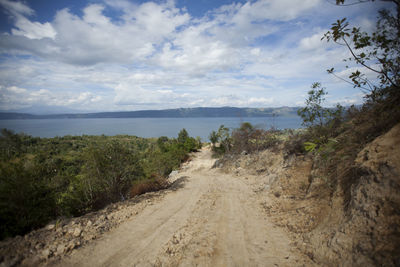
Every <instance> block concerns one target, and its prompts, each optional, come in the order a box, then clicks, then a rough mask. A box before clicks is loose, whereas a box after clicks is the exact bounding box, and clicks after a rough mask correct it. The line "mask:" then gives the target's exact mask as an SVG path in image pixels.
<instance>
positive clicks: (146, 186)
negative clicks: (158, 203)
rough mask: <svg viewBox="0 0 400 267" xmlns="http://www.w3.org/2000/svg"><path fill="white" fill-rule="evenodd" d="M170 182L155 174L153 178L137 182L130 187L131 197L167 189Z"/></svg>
mask: <svg viewBox="0 0 400 267" xmlns="http://www.w3.org/2000/svg"><path fill="white" fill-rule="evenodd" d="M169 186H170V183H169V182H168V181H167V180H166V179H165V178H162V177H159V176H157V175H153V176H152V178H151V179H147V180H142V181H138V182H136V183H135V184H134V185H133V186H132V187H131V189H130V197H135V196H138V195H141V194H144V193H147V192H155V191H159V190H162V189H166V188H168V187H169Z"/></svg>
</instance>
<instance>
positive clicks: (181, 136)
mask: <svg viewBox="0 0 400 267" xmlns="http://www.w3.org/2000/svg"><path fill="white" fill-rule="evenodd" d="M188 138H189V134H188V132H187V131H186V129H185V128H183V129H182V130H181V131H180V132H179V133H178V143H180V144H184V143H185V142H186V140H187V139H188Z"/></svg>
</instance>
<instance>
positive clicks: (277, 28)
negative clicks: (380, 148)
mask: <svg viewBox="0 0 400 267" xmlns="http://www.w3.org/2000/svg"><path fill="white" fill-rule="evenodd" d="M334 2H335V1H334V0H258V1H229V0H175V1H174V0H166V1H158V0H156V1H143V0H140V1H139V0H84V1H83V0H57V1H52V0H26V1H18V0H0V110H2V111H28V112H33V113H62V112H96V111H129V110H148V109H168V108H187V107H222V106H234V107H281V106H301V105H304V101H305V98H306V97H307V92H308V91H309V90H310V86H311V84H312V83H314V82H321V83H322V86H323V87H326V90H327V91H328V95H327V97H326V102H325V105H326V106H331V105H334V104H336V103H340V104H342V105H350V104H359V103H361V102H362V100H363V94H362V92H361V91H360V90H359V89H357V88H353V87H352V86H351V85H348V84H346V83H344V82H342V81H340V80H339V79H337V78H335V77H333V76H332V75H329V74H327V72H326V70H327V69H329V68H331V67H335V68H336V69H338V70H339V71H338V72H337V74H338V75H339V76H340V77H346V75H348V73H349V71H350V70H354V69H355V68H356V66H350V68H349V69H350V70H349V69H348V70H343V69H344V65H345V64H346V63H344V62H343V61H342V59H344V58H347V57H349V52H348V51H347V50H346V49H345V48H344V47H342V46H339V45H335V44H333V43H327V42H326V41H324V40H323V41H321V38H322V36H323V35H324V33H325V32H327V31H328V30H329V28H330V26H331V24H332V23H333V22H335V21H336V20H337V19H340V18H344V17H346V18H348V19H349V21H350V23H352V24H354V25H357V26H360V27H361V28H362V29H364V30H365V31H369V32H370V31H372V30H373V28H374V25H375V21H376V17H377V11H378V10H379V9H380V8H382V7H386V8H390V7H391V6H390V4H387V3H379V2H374V3H364V4H360V5H353V6H347V7H343V6H336V5H335V4H334ZM367 75H368V73H367Z"/></svg>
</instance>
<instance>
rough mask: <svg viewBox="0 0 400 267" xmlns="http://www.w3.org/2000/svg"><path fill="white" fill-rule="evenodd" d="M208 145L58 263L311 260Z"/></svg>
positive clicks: (308, 263) (307, 263)
mask: <svg viewBox="0 0 400 267" xmlns="http://www.w3.org/2000/svg"><path fill="white" fill-rule="evenodd" d="M213 163H214V160H213V159H212V158H211V152H210V150H209V149H208V148H204V149H203V150H202V151H201V152H199V153H196V154H195V158H194V159H193V160H192V161H191V162H190V163H189V164H188V165H187V166H186V167H185V168H184V169H183V170H181V171H180V172H179V174H178V175H177V176H176V178H177V180H176V182H175V185H176V190H171V191H169V192H168V193H167V194H166V195H165V197H163V198H161V199H160V200H158V201H155V202H153V203H152V204H151V205H149V206H147V207H146V208H145V209H143V210H142V211H141V212H140V213H138V214H137V215H136V216H134V217H132V218H130V219H129V220H128V221H126V222H124V223H123V224H121V225H120V226H119V227H118V228H116V229H113V230H111V231H110V232H108V233H106V234H104V235H103V236H102V237H100V238H99V239H97V240H95V241H93V242H91V243H89V244H88V245H86V246H84V247H82V248H80V249H77V250H75V251H73V252H72V253H71V254H70V255H67V256H66V257H64V258H63V259H62V261H60V262H56V263H54V262H53V263H51V264H50V265H56V266H196V265H197V266H312V265H313V262H311V261H310V260H309V258H308V257H307V256H304V255H303V254H301V253H300V252H299V251H298V250H297V249H296V248H295V247H294V246H293V245H291V240H290V239H289V237H288V235H287V234H286V232H285V231H284V230H283V229H282V228H279V227H277V226H275V225H274V224H273V223H272V222H271V221H270V219H269V217H268V215H267V213H266V212H265V210H264V209H263V208H262V206H261V204H262V203H263V202H265V199H261V198H260V196H258V195H257V194H256V193H255V192H254V191H253V190H252V188H251V185H249V183H248V182H247V181H246V180H245V178H244V177H240V176H235V175H232V174H225V173H222V172H221V171H219V170H218V169H212V168H211V166H212V165H213Z"/></svg>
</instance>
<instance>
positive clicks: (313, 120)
mask: <svg viewBox="0 0 400 267" xmlns="http://www.w3.org/2000/svg"><path fill="white" fill-rule="evenodd" d="M327 94H328V93H327V92H326V91H325V88H324V87H322V88H321V83H319V82H316V83H313V84H312V86H311V90H310V91H308V98H307V99H306V106H305V107H304V108H301V109H299V110H298V111H297V113H298V114H299V116H300V117H301V118H302V119H303V123H302V124H303V126H307V127H312V126H319V127H321V126H322V125H323V124H324V120H325V118H326V116H327V109H325V108H323V107H322V106H321V104H322V102H323V101H324V100H325V98H324V96H325V95H327Z"/></svg>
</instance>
